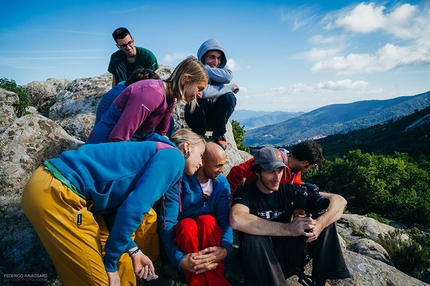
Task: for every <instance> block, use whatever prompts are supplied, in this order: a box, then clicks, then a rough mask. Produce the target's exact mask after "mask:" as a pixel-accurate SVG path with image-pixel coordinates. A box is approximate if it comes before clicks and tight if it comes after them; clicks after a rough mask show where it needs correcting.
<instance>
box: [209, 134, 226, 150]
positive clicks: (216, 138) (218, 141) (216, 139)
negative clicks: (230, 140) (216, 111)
mask: <svg viewBox="0 0 430 286" xmlns="http://www.w3.org/2000/svg"><path fill="white" fill-rule="evenodd" d="M212 139H213V141H214V142H215V143H216V144H218V145H219V146H221V148H222V149H224V150H225V149H227V140H225V137H224V135H221V136H214V137H213V138H212Z"/></svg>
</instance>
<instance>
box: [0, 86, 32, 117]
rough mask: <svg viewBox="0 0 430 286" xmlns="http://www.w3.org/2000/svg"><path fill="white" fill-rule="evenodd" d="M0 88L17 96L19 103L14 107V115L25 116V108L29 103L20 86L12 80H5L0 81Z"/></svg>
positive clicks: (27, 96)
mask: <svg viewBox="0 0 430 286" xmlns="http://www.w3.org/2000/svg"><path fill="white" fill-rule="evenodd" d="M0 88H3V89H5V90H8V91H12V92H15V93H16V94H17V95H18V98H19V103H18V104H17V105H16V106H15V108H16V111H17V112H16V114H17V116H18V117H21V116H23V115H25V114H26V108H27V107H28V106H30V103H31V102H30V96H29V95H28V92H27V91H26V90H25V89H24V88H23V87H21V86H20V85H17V84H16V83H15V81H14V80H9V79H7V78H1V79H0Z"/></svg>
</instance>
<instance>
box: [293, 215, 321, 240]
mask: <svg viewBox="0 0 430 286" xmlns="http://www.w3.org/2000/svg"><path fill="white" fill-rule="evenodd" d="M289 225H290V229H291V236H306V237H314V236H315V234H314V229H315V226H316V221H315V220H314V219H312V218H311V217H308V216H303V215H299V216H298V217H295V218H294V219H293V221H292V222H290V223H289ZM318 234H319V233H318Z"/></svg>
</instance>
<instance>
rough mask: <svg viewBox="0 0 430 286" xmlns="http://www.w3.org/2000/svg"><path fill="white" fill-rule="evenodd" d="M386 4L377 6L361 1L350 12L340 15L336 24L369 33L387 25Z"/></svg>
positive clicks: (354, 30)
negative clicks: (385, 16)
mask: <svg viewBox="0 0 430 286" xmlns="http://www.w3.org/2000/svg"><path fill="white" fill-rule="evenodd" d="M384 10H385V7H384V6H378V7H375V4H374V3H369V4H365V3H360V4H358V5H357V6H356V7H355V8H354V9H353V10H352V11H350V12H349V13H347V14H345V15H342V16H340V17H339V18H338V19H337V20H336V21H335V24H336V25H337V26H340V27H344V28H345V29H348V30H351V31H353V32H358V33H369V32H373V31H375V30H378V29H381V28H383V27H384V25H385V18H384V15H383V11H384Z"/></svg>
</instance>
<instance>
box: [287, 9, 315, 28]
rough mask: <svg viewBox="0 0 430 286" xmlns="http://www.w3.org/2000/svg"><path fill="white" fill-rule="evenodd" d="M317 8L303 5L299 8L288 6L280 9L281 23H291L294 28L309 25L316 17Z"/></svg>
mask: <svg viewBox="0 0 430 286" xmlns="http://www.w3.org/2000/svg"><path fill="white" fill-rule="evenodd" d="M314 14H315V8H314V7H312V6H308V5H302V6H300V7H297V8H288V9H281V10H280V20H281V23H285V22H289V23H291V26H292V30H297V29H299V28H301V27H303V26H307V25H309V24H310V23H311V22H312V21H313V20H314V18H315V16H314Z"/></svg>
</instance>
